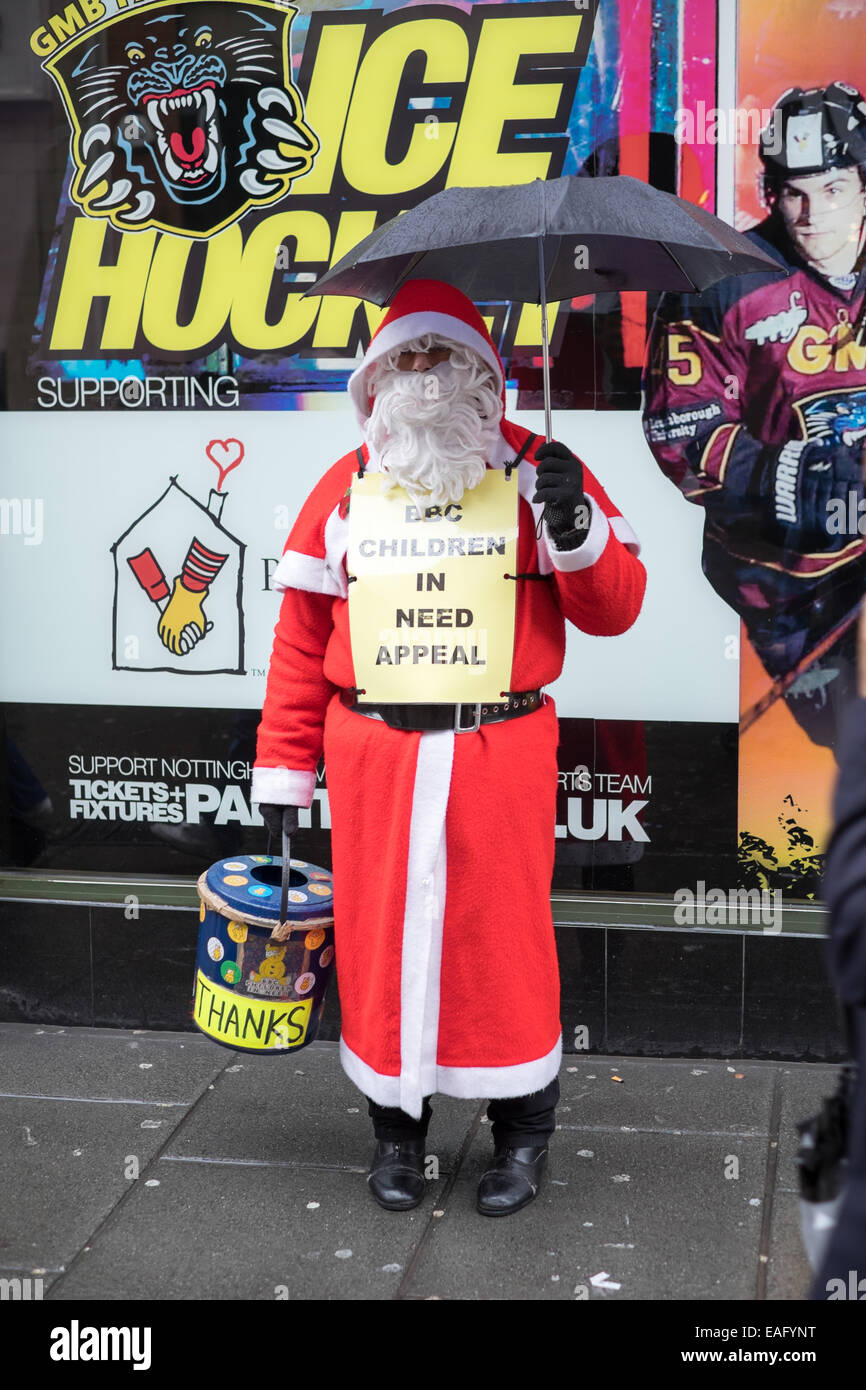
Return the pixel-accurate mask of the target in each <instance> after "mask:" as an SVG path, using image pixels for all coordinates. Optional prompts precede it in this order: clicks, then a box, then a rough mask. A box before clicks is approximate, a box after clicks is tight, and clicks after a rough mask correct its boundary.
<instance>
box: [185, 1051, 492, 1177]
mask: <svg viewBox="0 0 866 1390" xmlns="http://www.w3.org/2000/svg"><path fill="white" fill-rule="evenodd" d="M479 1104H480V1102H478V1101H471V1100H463V1101H461V1100H454V1099H452V1098H451V1097H446V1096H437V1097H436V1099H435V1100H434V1101H433V1120H432V1122H431V1126H430V1132H429V1143H430V1147H429V1153H430V1154H431V1155H435V1156H436V1157H437V1159H438V1162H439V1164H440V1168H441V1171H443V1172H446V1171H450V1170H451V1168H452V1167H453V1165H454V1162H455V1159H456V1155H457V1154H458V1152H459V1150H460V1147H461V1145H462V1143H463V1140H464V1138H465V1136H466V1133H467V1130H468V1129H469V1126H470V1125H471V1124H472V1122H473V1120H474V1118H475V1116H476V1114H477V1112H478V1107H479ZM373 1148H374V1138H373V1125H372V1121H371V1119H370V1117H369V1115H368V1113H367V1101H366V1098H365V1097H364V1096H363V1095H362V1094H361V1092H360V1091H359V1090H358V1089H357V1087H356V1086H354V1084H353V1083H352V1082H351V1081H350V1080H349V1078H348V1077H347V1076H346V1074H345V1072H344V1071H343V1068H342V1066H341V1065H340V1053H339V1047H338V1045H337V1044H336V1043H311V1044H310V1046H309V1047H307V1048H304V1050H303V1051H302V1052H299V1053H298V1054H297V1055H296V1056H294V1057H254V1056H250V1055H249V1054H241V1053H237V1054H235V1056H234V1058H233V1060H232V1062H231V1064H230V1065H229V1066H228V1067H227V1069H226V1070H225V1071H224V1072H223V1073H222V1075H221V1076H220V1077H219V1080H218V1081H217V1082H216V1083H215V1084H214V1086H213V1089H212V1090H208V1091H207V1093H206V1095H205V1097H204V1099H203V1100H202V1102H201V1104H200V1105H199V1106H198V1107H197V1108H196V1111H195V1114H194V1115H192V1116H191V1117H190V1119H189V1120H188V1121H187V1123H186V1124H185V1125H184V1126H183V1129H182V1130H181V1131H180V1132H179V1133H178V1134H177V1135H176V1137H175V1140H174V1141H173V1143H172V1146H171V1153H172V1154H173V1155H179V1156H181V1157H190V1156H191V1157H209V1158H226V1159H236V1160H265V1161H270V1162H288V1163H296V1164H301V1165H314V1166H321V1165H324V1166H331V1167H334V1166H336V1167H357V1166H358V1165H362V1166H363V1167H364V1168H365V1170H366V1166H367V1165H368V1164H369V1162H370V1158H371V1156H372V1153H373Z"/></svg>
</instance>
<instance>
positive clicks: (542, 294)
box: [538, 236, 553, 444]
mask: <svg viewBox="0 0 866 1390" xmlns="http://www.w3.org/2000/svg"><path fill="white" fill-rule="evenodd" d="M545 281H546V275H545V270H544V239H543V237H541V236H539V238H538V290H539V299H540V301H541V352H542V358H541V367H542V375H543V378H544V437H545V439H546V440H547V443H548V444H549V443H550V441H551V439H552V438H553V431H552V427H551V423H550V344H549V342H548V339H547V285H546V283H545Z"/></svg>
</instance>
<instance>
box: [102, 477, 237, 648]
mask: <svg viewBox="0 0 866 1390" xmlns="http://www.w3.org/2000/svg"><path fill="white" fill-rule="evenodd" d="M227 495H228V494H227V493H224V492H219V491H217V490H215V489H211V492H210V495H209V497H208V501H207V505H203V504H202V503H201V502H199V501H197V500H196V498H195V497H193V496H192V495H191V494H190V493H188V492H186V491H185V490H184V489H183V488H182V487H181V486H180V485H179V483H178V481H177V477H176V476H173V477H171V479H170V481H169V485H168V487H167V488H166V489H165V491H164V492H163V493H162V494H161V496H159V497H158V498H157V499H156V501H155V502H154V503H153V505H152V506H151V507H149V508H148V509H147V511H145V512H143V513H142V514H141V516H139V517H137V518H136V520H135V521H133V523H132V525H131V526H129V527H128V528H127V530H126V531H124V532H123V534H122V535H121V536H120V537H119V538H118V539H117V540H116V541H115V542H114V544H113V545H112V547H111V553H112V555H113V557H114V610H113V621H112V655H111V664H112V667H113V669H114V670H116V671H171V672H175V673H176V674H178V675H216V674H224V675H244V674H245V672H244V618H243V561H244V550H245V548H246V547H245V546H244V544H243V543H242V542H241V541H239V540H238V538H237V537H236V536H233V535H232V534H231V532H230V531H227V530H226V528H225V527H224V526H223V524H222V522H221V520H220V517H221V515H222V511H223V507H224V505H225V500H226V497H227ZM187 586H188V587H187ZM178 587H180V588H181V589H182V592H181V594H180V596H179V597H180V598H181V599H182V600H185V601H186V607H187V608H189V609H190V610H191V611H192V612H193V613H197V614H200V615H201V618H203V619H204V620H205V630H204V633H203V634H202V633H201V632H200V623H201V619H199V629H196V628H195V627H194V626H192V625H191V624H187V626H186V627H185V628H184V636H183V637H182V638H180V639H178V640H176V642H175V646H174V649H172V647H171V646H170V645H169V641H168V638H167V637H166V636H165V635H163V636H161V635H160V627H161V626H162V628H163V631H164V633H165V628H166V622H167V619H168V618H169V617H170V616H171V613H170V612H169V609H168V605H169V603H170V602H171V601H172V599H173V598H174V596H175V592H176V590H177V588H178ZM172 611H176V609H175V610H172Z"/></svg>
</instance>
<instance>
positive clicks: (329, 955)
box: [319, 946, 334, 968]
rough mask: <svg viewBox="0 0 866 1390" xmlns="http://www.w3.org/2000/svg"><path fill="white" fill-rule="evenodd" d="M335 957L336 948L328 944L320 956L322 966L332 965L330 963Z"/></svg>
mask: <svg viewBox="0 0 866 1390" xmlns="http://www.w3.org/2000/svg"><path fill="white" fill-rule="evenodd" d="M333 959H334V948H333V946H326V947H325V949H324V951H323V952H322V954H321V955H320V956H319V965H320V966H322V968H324V967H325V966H326V965H330V964H331V961H332V960H333Z"/></svg>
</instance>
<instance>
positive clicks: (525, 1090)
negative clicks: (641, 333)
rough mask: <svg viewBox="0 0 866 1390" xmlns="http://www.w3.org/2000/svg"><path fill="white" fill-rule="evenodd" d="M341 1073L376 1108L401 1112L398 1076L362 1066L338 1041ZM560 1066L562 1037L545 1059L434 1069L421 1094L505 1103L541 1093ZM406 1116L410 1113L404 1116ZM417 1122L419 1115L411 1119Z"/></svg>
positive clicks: (364, 1064)
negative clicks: (390, 1107) (514, 1098)
mask: <svg viewBox="0 0 866 1390" xmlns="http://www.w3.org/2000/svg"><path fill="white" fill-rule="evenodd" d="M340 1061H341V1063H342V1066H343V1070H344V1071H345V1073H346V1075H347V1076H348V1077H349V1078H350V1080H352V1081H354V1083H355V1085H356V1086H357V1087H358V1089H359V1090H361V1091H363V1092H364V1095H365V1096H369V1097H370V1099H371V1100H374V1101H375V1102H376V1104H377V1105H388V1106H395V1107H399V1108H401V1109H402V1108H403V1107H402V1105H401V1100H400V1096H401V1090H400V1077H399V1076H384V1075H383V1074H382V1073H381V1072H378V1071H374V1070H373V1068H372V1067H371V1066H368V1065H367V1063H366V1062H363V1061H362V1060H361V1058H360V1057H359V1056H358V1055H357V1053H355V1052H353V1051H352V1049H351V1048H350V1047H349V1046H348V1045H347V1043H345V1042H344V1041H343V1039H342V1038H341V1039H340ZM561 1064H562V1037H561V1036H560V1037H559V1038H558V1039H557V1041H556V1045H555V1046H554V1047H552V1048H551V1050H550V1052H548V1053H547V1056H546V1057H538V1058H536V1059H535V1060H534V1061H532V1062H518V1063H517V1064H516V1065H515V1066H511V1067H437V1068H436V1073H435V1077H434V1078H433V1080H432V1081H431V1083H430V1084H429V1086H428V1087H427V1090H426V1091H425V1092H424V1094H425V1095H428V1096H432V1095H436V1094H437V1093H438V1094H439V1095H442V1096H456V1097H457V1098H458V1099H460V1100H505V1099H506V1098H508V1097H509V1096H530V1095H533V1094H534V1092H535V1091H541V1090H543V1089H544V1087H545V1086H547V1085H548V1083H549V1082H551V1081H552V1080H553V1078H554V1077H555V1076H557V1075H558V1074H559V1068H560V1066H561ZM407 1113H409V1112H407ZM414 1118H415V1119H419V1118H420V1112H419V1114H418V1115H416V1116H415V1117H414Z"/></svg>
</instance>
